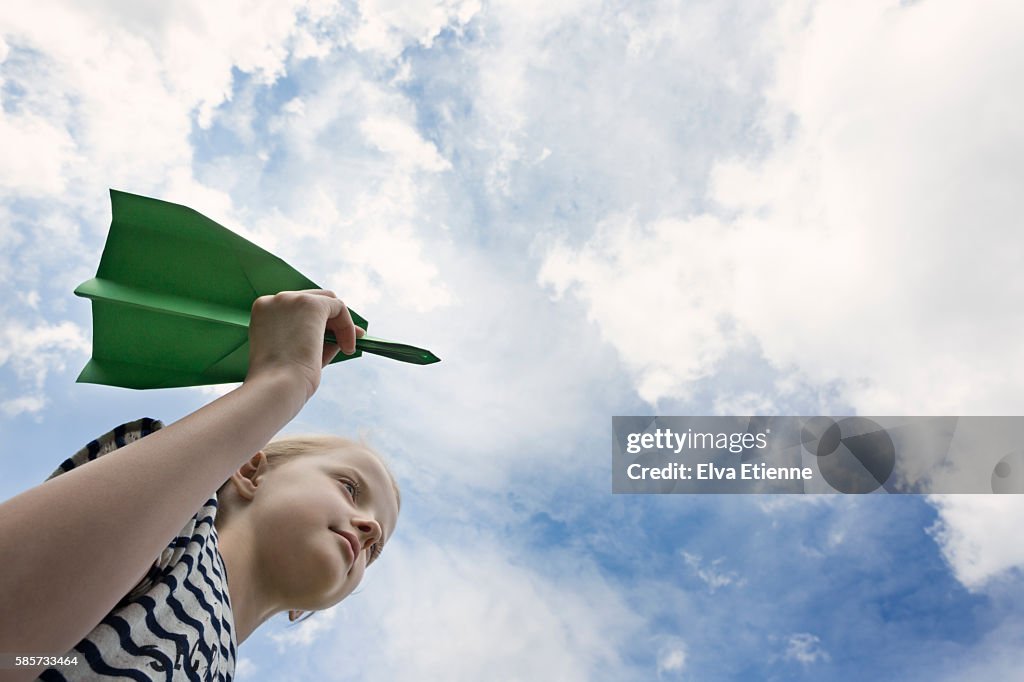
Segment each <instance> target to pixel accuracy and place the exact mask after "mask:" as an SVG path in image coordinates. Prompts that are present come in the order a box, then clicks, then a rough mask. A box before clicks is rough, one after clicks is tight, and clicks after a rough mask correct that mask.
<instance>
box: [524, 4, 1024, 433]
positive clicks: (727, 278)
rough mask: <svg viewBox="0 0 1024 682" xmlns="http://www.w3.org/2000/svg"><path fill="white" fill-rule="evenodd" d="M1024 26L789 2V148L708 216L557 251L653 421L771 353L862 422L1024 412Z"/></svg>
mask: <svg viewBox="0 0 1024 682" xmlns="http://www.w3.org/2000/svg"><path fill="white" fill-rule="evenodd" d="M807 9H810V10H813V11H812V12H811V15H812V16H813V19H812V20H811V21H810V22H807V21H806V20H805V19H804V16H805V14H807V12H806V11H805V10H807ZM1021 11H1022V10H1021V7H1020V5H1018V4H1017V3H1012V2H1006V3H993V5H992V6H991V8H990V11H986V12H972V11H970V10H969V9H968V8H966V7H964V6H963V5H962V4H959V3H956V2H948V1H944V0H935V1H933V2H925V3H915V4H912V5H905V6H901V4H900V3H898V2H896V1H895V0H892V1H890V2H881V1H876V2H865V3H854V4H850V3H842V2H821V3H815V4H813V6H811V5H808V3H803V2H797V3H783V5H782V6H781V10H780V13H779V15H778V16H779V17H781V18H780V19H778V21H777V22H776V25H775V27H774V28H773V29H772V31H770V32H768V33H767V34H762V36H761V40H760V41H759V44H760V45H761V46H762V47H764V46H765V45H768V46H772V45H777V46H779V51H778V53H777V54H775V55H774V56H775V58H774V60H773V63H774V65H775V72H774V73H775V76H774V81H773V84H772V85H771V86H770V87H769V88H768V89H767V90H766V91H765V94H766V95H767V104H766V106H765V108H764V110H763V111H762V113H761V114H760V116H759V117H758V121H757V125H758V126H759V130H761V131H762V133H763V134H765V135H769V136H770V139H771V141H772V145H773V146H772V148H771V150H770V151H769V152H768V153H767V154H766V155H764V156H755V157H746V158H737V159H733V160H729V161H720V162H719V163H718V164H717V165H716V166H715V168H714V170H713V172H712V174H711V186H710V197H709V198H710V199H711V200H712V204H711V208H712V209H713V210H711V211H709V212H707V213H703V214H697V215H692V216H685V217H684V216H680V217H679V218H666V217H662V218H651V219H641V220H632V219H629V218H618V219H614V220H606V221H605V222H604V223H603V225H602V230H601V231H600V233H599V235H598V236H597V237H595V238H592V239H590V240H588V241H587V242H585V243H584V244H583V245H580V246H565V245H557V246H554V247H552V248H551V250H550V253H549V256H548V259H547V262H546V264H545V268H544V270H542V273H541V281H542V282H543V283H545V284H548V285H549V286H551V287H553V289H554V291H555V293H556V294H559V293H563V292H566V291H572V292H573V294H574V295H575V296H577V297H578V298H579V299H580V300H581V302H583V304H584V305H585V306H586V307H587V308H588V310H589V311H590V315H591V317H592V318H593V319H594V320H595V321H597V323H598V324H599V326H600V327H601V329H602V331H603V335H604V337H605V338H606V339H607V340H608V341H609V343H611V344H613V345H614V346H615V347H616V348H617V349H618V351H619V353H620V355H621V357H622V358H623V359H624V362H626V363H627V364H628V365H629V366H630V367H631V368H632V370H633V372H634V374H635V377H636V384H637V388H638V391H639V392H640V394H641V396H642V397H644V398H645V399H647V400H648V401H650V402H652V403H653V402H656V401H657V400H658V399H659V398H662V397H673V396H675V397H684V398H685V397H686V396H687V390H688V386H689V385H690V383H691V382H692V381H694V380H695V379H697V378H699V377H702V376H709V375H713V374H714V373H715V371H716V370H717V369H718V368H719V365H720V363H721V362H722V360H723V358H726V357H728V356H729V354H730V353H731V352H738V351H740V350H743V349H744V348H746V347H747V345H748V344H750V343H753V344H755V346H756V347H757V348H759V349H760V350H761V352H763V354H764V356H765V357H766V359H767V360H768V361H769V362H770V363H771V364H772V365H774V366H775V367H777V368H780V369H781V370H784V371H786V372H794V373H796V374H798V375H799V376H801V377H805V378H807V379H809V380H811V381H813V382H815V383H819V384H823V383H827V382H831V381H835V380H839V381H840V382H841V383H840V387H841V391H842V395H843V397H844V399H846V400H847V401H849V402H850V403H851V404H853V405H856V407H857V409H858V410H859V411H861V412H862V413H869V414H870V413H877V414H900V413H906V412H912V413H917V414H923V413H925V414H926V413H939V414H942V413H953V414H956V413H964V412H965V411H967V410H970V411H975V412H979V413H992V414H997V413H1006V412H1016V411H1019V410H1018V409H1015V408H1014V405H1018V406H1019V405H1020V404H1021V401H1020V397H1019V391H1018V390H1017V386H1018V385H1019V383H1020V380H1021V368H1022V367H1024V351H1022V350H1021V347H1020V344H1018V343H1016V342H1015V341H1014V335H1013V333H1012V332H1011V330H1012V329H1015V328H1018V327H1020V326H1021V323H1022V322H1024V313H1021V312H1020V308H1019V306H1018V305H1016V302H1017V301H1019V299H1020V294H1021V293H1022V290H1024V278H1022V277H1021V276H1020V275H1019V272H1020V267H1019V263H1018V262H1017V258H1016V256H1015V255H1014V254H1016V253H1017V252H1018V251H1019V247H1020V246H1021V244H1020V237H1019V231H1018V230H1017V229H1016V225H1017V222H1018V221H1017V216H1019V214H1020V208H1021V207H1020V204H1019V200H1018V199H1017V198H1016V197H1017V196H1018V193H1017V192H1016V191H1015V190H1014V189H1013V188H1015V187H1017V186H1018V185H1019V183H1020V179H1021V173H1022V171H1021V167H1020V164H1019V163H1018V162H1017V161H1016V159H1019V158H1020V156H1021V154H1020V153H1018V152H1020V151H1024V135H1022V134H1021V133H1020V130H1019V126H1016V125H1015V121H1016V118H1015V116H1014V114H1013V113H1012V112H1014V111H1017V110H1018V109H1019V108H1020V106H1021V105H1022V104H1024V99H1022V98H1024V95H1022V94H1021V93H1020V91H1019V90H1015V89H1013V88H1008V87H1005V84H1006V83H1008V82H1011V81H1012V73H1014V72H1015V70H1018V69H1019V68H1020V67H1021V65H1022V63H1024V49H1021V46H1020V42H1019V41H1018V40H1017V39H1016V34H1015V33H1014V32H1013V30H1012V29H1011V27H1012V26H1014V25H1016V24H1017V23H1018V22H1019V21H1020V19H1021V17H1020V13H1021ZM666 113H667V112H666ZM662 144H663V146H664V148H665V150H666V152H665V154H666V155H670V154H673V153H674V154H675V155H682V154H685V153H686V152H685V150H683V149H681V148H678V147H674V146H673V145H672V141H671V140H670V139H669V138H664V139H663V140H662ZM644 146H645V147H646V146H647V145H644ZM669 150H672V151H671V152H670V151H669ZM1013 150H1018V151H1017V152H1015V151H1013ZM659 199H660V197H659V196H658V195H653V196H652V200H653V201H654V202H656V203H657V202H658V201H659ZM624 301H632V302H633V306H632V309H631V310H630V309H623V308H622V305H621V304H622V302H624ZM608 306H612V307H614V308H615V309H616V311H617V314H616V315H608V314H605V311H606V310H607V309H608ZM627 330H629V332H630V333H626V331H627ZM981 347H984V348H985V349H986V351H985V352H984V353H979V352H978V351H977V349H978V348H981ZM666 348H675V349H677V352H676V355H677V356H679V357H676V358H669V359H666Z"/></svg>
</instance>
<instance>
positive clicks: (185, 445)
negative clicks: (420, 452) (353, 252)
mask: <svg viewBox="0 0 1024 682" xmlns="http://www.w3.org/2000/svg"><path fill="white" fill-rule="evenodd" d="M325 330H330V331H332V332H334V334H335V338H337V339H338V343H339V345H340V349H341V350H342V352H345V353H347V354H351V353H353V352H354V351H355V341H356V338H357V337H358V336H362V330H360V329H357V328H356V327H355V326H354V325H353V323H352V319H351V316H350V315H349V314H348V310H347V308H345V305H344V304H343V303H342V302H341V301H340V300H339V299H338V298H337V297H336V296H335V295H334V294H333V293H331V292H329V291H319V290H317V291H303V292H284V293H281V294H277V295H276V296H265V297H261V298H260V299H258V300H257V301H256V302H255V303H254V305H253V309H252V320H251V324H250V329H249V338H250V355H249V371H248V374H247V376H246V379H245V382H244V383H243V384H242V385H241V386H239V387H238V388H237V389H235V390H234V391H232V392H231V393H228V394H227V395H225V396H223V397H221V398H219V399H218V400H216V401H214V402H213V403H211V404H209V405H207V406H205V407H203V408H202V409H200V410H198V411H196V412H194V413H193V414H191V415H189V416H187V417H185V418H184V419H182V420H181V421H179V422H177V423H175V424H173V425H171V426H169V427H167V428H161V425H160V424H159V422H154V421H152V420H140V421H138V422H133V423H131V424H127V425H124V426H122V427H118V429H115V431H113V432H112V433H110V434H108V435H107V436H105V437H102V438H100V439H98V440H97V441H93V442H92V443H90V444H89V446H87V447H86V448H85V449H83V450H82V451H81V452H79V453H78V454H77V455H75V457H72V458H71V459H70V460H68V461H67V462H65V463H64V464H63V465H62V467H61V469H60V470H59V471H58V472H56V474H59V475H54V476H52V477H51V478H50V479H49V480H47V481H46V482H45V483H43V484H42V485H40V486H37V487H35V488H33V489H31V490H28V491H26V492H24V493H22V494H20V495H18V496H17V497H15V498H13V499H11V500H8V501H7V502H5V503H3V504H2V505H0V552H2V556H3V557H4V569H3V571H2V572H0V653H2V654H7V655H9V657H11V658H12V661H6V660H5V661H4V663H5V664H8V669H3V670H0V680H8V679H9V680H24V679H32V678H33V677H35V676H36V675H39V676H40V677H39V679H43V680H62V679H68V680H77V679H90V680H92V679H105V678H106V677H127V678H128V679H138V680H150V679H167V680H171V679H189V680H231V679H232V678H233V674H234V661H235V650H236V647H237V646H238V645H239V644H241V643H242V642H243V641H244V640H245V639H246V638H247V637H248V636H249V635H250V634H251V633H252V632H253V630H255V628H256V627H258V626H259V625H260V624H261V623H262V622H264V621H265V620H266V619H267V618H269V617H270V616H272V615H274V614H276V613H280V612H282V611H289V617H290V618H291V619H292V620H295V619H296V618H297V617H298V615H299V614H300V613H301V612H302V611H310V610H315V609H320V608H326V607H329V606H332V605H334V604H336V603H337V602H339V601H341V600H342V599H344V598H345V597H346V596H348V594H350V593H351V592H352V590H353V589H354V588H355V587H356V585H358V584H359V582H360V580H361V579H362V576H363V571H364V570H365V568H366V566H367V564H368V563H370V562H371V561H372V560H373V559H375V558H376V557H377V556H378V555H379V554H380V551H381V548H382V547H383V546H384V544H385V543H386V542H387V540H388V539H389V538H390V537H391V533H392V532H393V531H394V527H395V523H396V521H397V516H398V508H399V498H398V490H397V487H396V486H395V484H394V481H393V479H392V478H391V475H390V473H389V472H388V471H387V469H386V468H385V467H384V465H383V464H382V463H381V462H380V460H379V459H378V458H377V457H376V456H375V455H374V454H373V453H372V452H371V451H369V450H368V449H366V448H365V447H363V446H361V445H359V444H356V443H353V442H351V441H347V440H344V439H338V438H329V437H317V438H313V439H295V438H291V439H284V440H282V441H278V442H275V443H271V444H270V445H267V443H268V441H269V440H270V438H271V437H272V436H273V435H274V434H275V433H276V432H277V431H278V430H279V429H280V428H282V427H283V426H284V425H285V424H287V423H288V422H289V421H290V420H291V419H292V418H293V417H294V416H295V415H296V414H297V413H298V412H299V410H300V409H301V407H302V406H303V405H304V404H305V402H306V401H307V400H308V399H309V398H310V397H311V396H312V394H313V393H314V392H315V391H316V389H317V387H318V386H319V383H320V370H321V368H322V367H323V366H324V365H325V364H326V363H327V362H329V361H330V360H331V359H332V358H333V356H334V355H335V354H336V353H337V352H338V350H339V348H338V346H334V345H333V344H324V342H323V335H324V332H325ZM253 453H255V454H253ZM218 488H219V489H218ZM215 490H216V491H217V492H216V493H214V494H213V496H212V497H211V491H215ZM197 509H198V510H199V511H198V512H196V510H197ZM168 541H170V543H169V544H168ZM154 557H157V558H156V561H155V562H154V560H153V558H154ZM62 652H66V653H62ZM40 655H43V656H46V657H49V659H46V658H44V660H42V661H41V665H40V664H39V663H40V661H38V660H37V661H32V660H28V661H26V660H24V659H22V661H21V663H18V662H17V659H16V658H14V657H15V656H40Z"/></svg>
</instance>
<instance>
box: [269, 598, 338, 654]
mask: <svg viewBox="0 0 1024 682" xmlns="http://www.w3.org/2000/svg"><path fill="white" fill-rule="evenodd" d="M337 616H338V611H337V610H336V609H331V610H328V611H321V612H318V613H314V614H313V615H312V616H309V617H306V618H305V619H304V620H302V621H301V622H297V623H295V624H294V625H290V626H289V627H288V628H287V629H286V630H284V631H282V632H277V633H274V634H271V635H270V638H271V639H272V640H274V642H276V643H277V647H278V651H279V652H282V653H284V652H288V651H294V650H295V648H296V647H308V646H310V645H312V644H313V643H314V642H315V641H317V640H318V639H320V637H322V636H323V635H324V634H326V633H328V632H330V631H331V630H332V629H333V628H334V622H335V620H336V619H337Z"/></svg>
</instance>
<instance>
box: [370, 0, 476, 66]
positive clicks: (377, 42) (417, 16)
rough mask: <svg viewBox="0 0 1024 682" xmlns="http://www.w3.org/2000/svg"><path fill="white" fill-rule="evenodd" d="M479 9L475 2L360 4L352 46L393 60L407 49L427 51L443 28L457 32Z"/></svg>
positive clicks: (385, 1)
mask: <svg viewBox="0 0 1024 682" xmlns="http://www.w3.org/2000/svg"><path fill="white" fill-rule="evenodd" d="M480 7H481V5H480V2H479V1H478V0H412V1H409V0H363V1H362V2H361V3H359V15H360V23H359V28H358V30H357V31H356V32H355V33H354V35H353V36H352V42H353V44H354V45H355V46H356V47H357V48H358V49H359V50H364V51H369V52H376V53H380V54H381V55H382V56H384V57H385V58H395V57H397V56H399V54H401V52H402V50H403V49H405V48H406V47H407V46H409V45H416V44H419V45H421V46H423V47H430V46H431V45H432V44H433V42H434V40H435V39H436V38H437V37H438V35H440V33H441V31H442V30H444V29H445V28H449V27H450V28H452V29H454V30H456V31H459V30H461V28H462V27H463V26H464V25H465V24H467V23H468V22H469V21H470V20H471V19H472V18H473V16H474V15H475V14H476V13H477V12H479V11H480Z"/></svg>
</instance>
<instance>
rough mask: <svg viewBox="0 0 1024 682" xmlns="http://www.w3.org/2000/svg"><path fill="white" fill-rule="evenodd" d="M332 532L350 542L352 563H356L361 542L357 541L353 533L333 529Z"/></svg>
mask: <svg viewBox="0 0 1024 682" xmlns="http://www.w3.org/2000/svg"><path fill="white" fill-rule="evenodd" d="M331 530H333V531H334V532H335V533H336V534H337V535H340V536H341V537H343V538H345V540H346V541H348V546H349V549H351V550H352V563H355V561H356V557H358V556H359V541H358V540H356V536H355V535H353V534H352V533H349V532H346V531H343V530H335V529H334V528H332V529H331Z"/></svg>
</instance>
